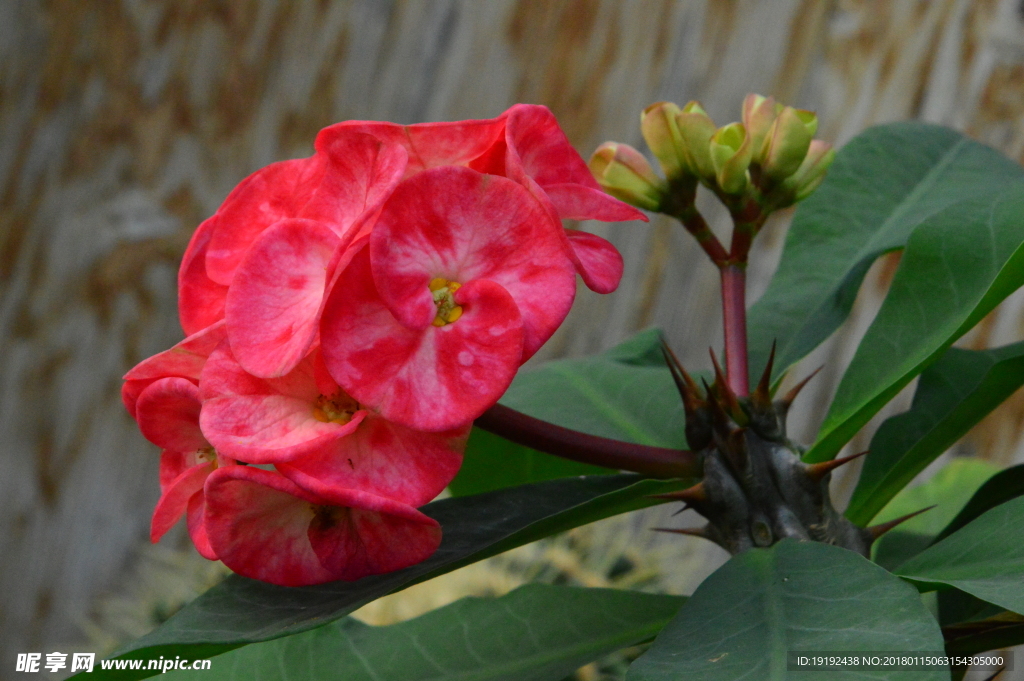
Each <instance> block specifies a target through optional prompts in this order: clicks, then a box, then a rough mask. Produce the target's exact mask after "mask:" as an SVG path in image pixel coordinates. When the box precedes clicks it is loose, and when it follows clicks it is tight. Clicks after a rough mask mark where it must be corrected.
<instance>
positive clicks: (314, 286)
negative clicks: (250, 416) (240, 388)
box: [226, 219, 341, 378]
mask: <svg viewBox="0 0 1024 681" xmlns="http://www.w3.org/2000/svg"><path fill="white" fill-rule="evenodd" d="M340 245H341V239H340V238H339V237H338V236H337V235H336V234H335V233H334V232H333V231H332V230H331V229H330V228H329V227H328V226H327V225H325V224H324V223H321V222H316V221H314V220H305V219H290V220H282V221H281V222H278V223H277V224H275V225H273V226H272V227H270V228H269V229H267V230H266V231H265V232H263V233H262V234H261V235H260V236H259V237H257V239H256V240H255V242H254V243H253V244H252V246H251V247H250V248H249V250H248V251H247V252H246V255H245V258H244V259H243V260H242V262H241V264H240V265H239V266H238V269H237V270H236V272H235V278H234V281H233V282H232V284H231V288H230V289H229V290H228V298H227V306H226V313H227V314H226V320H227V329H228V340H229V342H230V343H231V351H232V352H233V353H234V356H235V359H237V360H238V363H239V364H241V365H242V366H243V367H245V370H246V371H248V372H249V373H251V374H253V375H256V376H262V377H264V378H270V377H273V376H283V375H284V374H286V373H288V372H289V371H291V370H292V369H293V368H294V367H295V365H296V364H297V363H298V362H299V360H301V359H302V358H303V357H305V356H306V353H307V352H309V349H310V347H311V346H312V344H313V340H314V339H315V337H316V334H317V324H318V322H319V314H320V309H321V304H322V302H323V297H324V290H325V289H326V287H327V280H328V274H329V273H328V271H327V267H328V265H329V264H330V262H331V259H332V257H333V256H334V254H335V252H336V251H337V249H338V248H339V247H340Z"/></svg>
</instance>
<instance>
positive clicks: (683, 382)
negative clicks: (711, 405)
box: [661, 338, 703, 413]
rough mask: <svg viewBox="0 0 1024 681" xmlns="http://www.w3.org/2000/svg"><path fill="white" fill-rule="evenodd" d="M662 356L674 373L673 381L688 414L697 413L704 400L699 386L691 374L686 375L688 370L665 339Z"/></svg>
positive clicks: (662, 342)
mask: <svg viewBox="0 0 1024 681" xmlns="http://www.w3.org/2000/svg"><path fill="white" fill-rule="evenodd" d="M661 354H662V355H663V356H664V357H665V364H667V365H668V370H669V371H670V372H672V380H673V381H674V382H675V384H676V390H678V391H679V397H681V398H682V400H683V406H684V407H685V408H686V411H687V413H690V412H693V411H696V410H697V409H699V408H700V407H701V406H703V400H702V399H701V396H700V391H699V390H698V388H697V384H696V383H695V382H694V380H693V378H692V377H691V376H690V374H688V373H686V369H684V368H683V365H682V363H680V361H679V358H678V357H676V353H674V352H672V348H670V347H669V346H668V343H666V342H665V339H664V338H662V339H661Z"/></svg>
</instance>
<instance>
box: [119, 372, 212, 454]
mask: <svg viewBox="0 0 1024 681" xmlns="http://www.w3.org/2000/svg"><path fill="white" fill-rule="evenodd" d="M199 408H200V404H199V388H198V387H196V385H195V384H194V383H192V382H191V381H189V380H188V379H185V378H161V379H159V380H157V381H154V382H153V383H152V385H150V386H149V387H147V388H146V389H145V390H143V391H142V394H141V395H139V399H138V402H137V403H136V405H135V418H136V420H137V421H138V423H139V430H140V431H142V435H143V436H144V437H145V438H146V439H147V440H149V441H150V442H152V443H153V444H155V445H157V446H158V447H162V448H163V449H170V450H174V451H178V452H193V451H197V450H200V449H206V448H208V447H209V446H210V443H209V442H207V441H206V438H205V437H203V434H202V432H201V431H200V430H199Z"/></svg>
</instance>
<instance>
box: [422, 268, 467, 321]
mask: <svg viewBox="0 0 1024 681" xmlns="http://www.w3.org/2000/svg"><path fill="white" fill-rule="evenodd" d="M427 288H429V289H430V293H431V295H432V296H433V298H434V305H436V306H437V316H435V317H434V321H433V322H431V323H432V324H433V325H434V326H445V325H446V324H451V323H452V322H455V321H457V320H458V319H459V317H461V316H462V307H461V306H459V305H456V304H455V292H456V291H458V290H459V289H460V288H462V284H460V283H459V282H457V281H451V280H449V279H445V278H444V277H434V278H433V279H431V280H430V283H429V284H427Z"/></svg>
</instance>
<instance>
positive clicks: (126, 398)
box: [121, 321, 227, 418]
mask: <svg viewBox="0 0 1024 681" xmlns="http://www.w3.org/2000/svg"><path fill="white" fill-rule="evenodd" d="M226 337H227V331H226V330H225V329H224V322H223V321H220V322H217V323H216V324H214V325H213V326H208V327H207V328H205V329H203V330H202V331H200V332H198V333H195V334H193V335H191V336H189V337H188V338H186V339H185V340H183V341H181V342H180V343H178V344H177V345H175V346H174V347H172V348H171V349H169V350H164V351H163V352H161V353H159V354H156V355H153V356H152V357H148V358H146V359H144V360H143V361H141V362H139V363H138V364H136V365H135V366H134V367H133V368H132V369H131V370H130V371H129V372H128V373H127V374H125V375H124V385H123V386H121V400H122V401H123V402H124V407H125V409H127V410H128V413H129V414H131V416H132V418H135V402H136V401H137V400H138V399H139V395H140V394H142V391H143V390H145V389H146V388H147V387H148V386H149V385H150V384H151V383H153V381H155V380H157V379H160V378H167V377H170V376H177V377H179V378H187V379H189V380H191V381H193V382H195V383H198V382H199V374H200V373H201V372H202V370H203V365H204V364H206V358H207V357H209V356H210V353H211V352H213V349H214V348H215V347H217V346H218V345H219V344H220V342H221V341H223V340H224V338H226Z"/></svg>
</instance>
